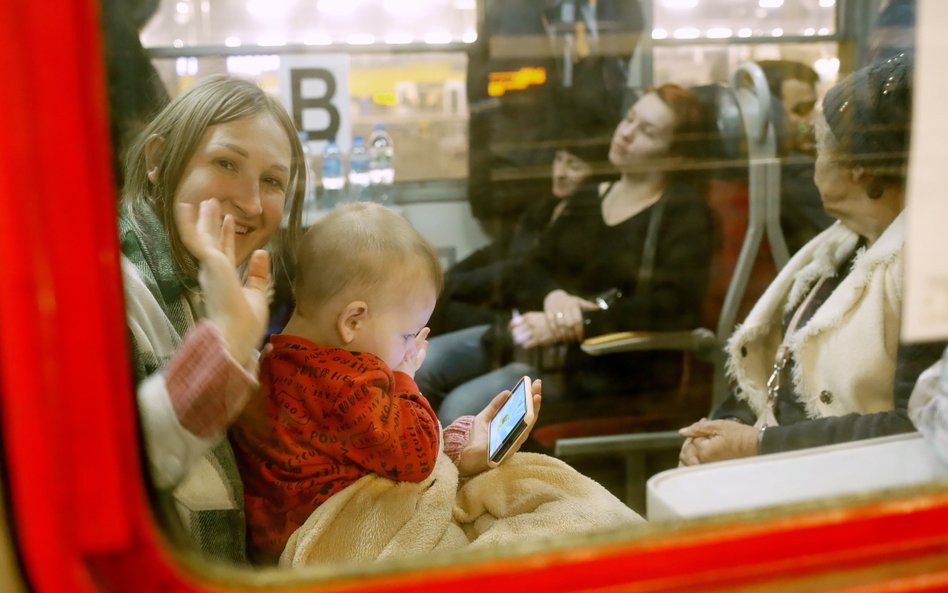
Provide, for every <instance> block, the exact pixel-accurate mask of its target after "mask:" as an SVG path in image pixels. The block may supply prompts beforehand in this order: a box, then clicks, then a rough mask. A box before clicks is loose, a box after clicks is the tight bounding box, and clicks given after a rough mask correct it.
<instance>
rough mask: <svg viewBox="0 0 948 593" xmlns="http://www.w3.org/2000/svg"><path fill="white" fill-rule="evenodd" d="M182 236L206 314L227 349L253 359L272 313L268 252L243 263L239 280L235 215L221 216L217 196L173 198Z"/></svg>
mask: <svg viewBox="0 0 948 593" xmlns="http://www.w3.org/2000/svg"><path fill="white" fill-rule="evenodd" d="M174 214H175V223H176V224H177V227H178V234H179V235H180V236H181V242H182V243H184V246H185V248H186V249H187V250H188V252H189V253H190V254H191V255H192V256H194V258H195V259H196V260H197V261H198V264H199V265H200V270H199V272H198V282H200V284H201V290H202V292H203V294H204V305H205V309H206V314H207V319H208V320H209V321H210V322H211V323H213V324H214V325H215V326H216V327H217V329H218V330H219V331H220V332H221V335H222V336H223V337H224V342H225V343H226V344H227V350H228V352H230V354H231V356H233V357H234V358H235V359H236V360H237V362H239V363H240V364H241V365H242V366H245V367H246V366H248V365H249V364H250V363H251V362H252V361H253V359H254V356H253V354H254V351H255V350H256V348H257V347H258V346H259V345H260V342H261V341H262V340H263V335H264V332H265V331H266V327H267V321H268V319H269V317H270V311H269V304H270V256H269V255H268V254H267V252H266V251H264V250H262V249H258V250H256V251H254V253H253V254H252V255H251V256H250V260H249V262H248V264H247V279H246V281H245V282H243V283H241V281H240V276H239V275H238V274H237V262H235V261H234V219H233V217H232V216H230V215H229V214H228V215H227V216H224V217H221V206H220V202H218V201H217V200H216V199H214V198H211V199H209V200H204V201H203V202H201V203H200V205H199V206H197V207H195V206H194V205H193V204H175V208H174Z"/></svg>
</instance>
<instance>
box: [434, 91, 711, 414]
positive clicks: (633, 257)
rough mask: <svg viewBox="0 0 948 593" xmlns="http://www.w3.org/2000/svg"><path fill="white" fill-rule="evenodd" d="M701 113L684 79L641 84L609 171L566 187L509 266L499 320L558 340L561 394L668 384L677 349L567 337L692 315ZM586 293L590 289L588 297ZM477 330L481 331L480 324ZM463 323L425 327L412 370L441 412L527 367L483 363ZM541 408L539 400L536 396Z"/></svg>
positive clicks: (477, 337) (707, 235) (700, 239)
mask: <svg viewBox="0 0 948 593" xmlns="http://www.w3.org/2000/svg"><path fill="white" fill-rule="evenodd" d="M708 131H709V127H708V119H707V118H706V115H705V112H704V109H703V106H702V105H701V103H700V101H699V100H698V99H697V97H696V96H695V95H694V94H693V93H692V92H691V91H689V90H687V89H684V88H682V87H680V86H677V85H673V84H666V85H663V86H661V87H658V88H656V89H652V90H650V91H649V92H647V93H646V94H645V95H644V96H643V97H642V98H641V99H639V100H638V101H637V102H636V103H635V104H634V105H633V106H632V107H631V108H630V109H629V111H628V113H627V114H626V117H625V118H624V119H623V120H622V121H621V122H619V124H618V126H617V127H616V129H615V132H614V133H613V136H612V142H611V144H610V149H609V161H610V162H611V163H612V165H613V166H615V167H616V168H617V169H618V170H619V171H620V173H621V177H620V179H619V180H617V181H615V182H613V183H611V184H607V185H604V186H603V187H602V188H601V193H600V192H585V193H580V194H577V195H576V196H575V197H574V198H573V199H571V200H570V202H569V203H568V205H567V206H566V208H565V209H564V212H563V214H562V215H561V216H560V220H559V221H558V223H557V224H558V226H557V229H558V230H557V232H555V233H547V234H545V235H544V236H543V237H542V238H541V240H540V242H539V244H538V245H537V248H536V249H535V250H534V252H533V253H532V254H531V256H530V257H529V258H527V259H526V260H525V261H524V262H523V263H522V264H520V265H518V267H517V270H516V273H515V274H514V275H513V276H512V277H513V278H514V280H513V282H512V284H511V289H512V294H513V304H514V305H515V306H516V307H517V308H518V309H520V310H521V311H524V313H523V314H522V315H515V316H514V319H513V321H512V322H511V331H512V334H513V338H514V340H515V341H517V342H518V343H519V344H521V345H522V346H523V347H524V348H526V349H528V350H529V349H533V348H537V347H540V346H546V345H553V344H563V345H565V347H566V355H565V362H564V367H563V371H564V373H563V374H564V376H565V379H566V390H567V392H568V393H569V396H570V398H576V399H578V398H585V397H591V396H601V395H610V394H615V393H619V392H621V393H623V394H628V393H635V392H643V391H648V390H652V389H657V388H661V387H665V386H669V385H676V384H677V383H678V381H679V377H680V361H681V357H680V354H667V353H661V354H653V353H628V354H621V355H613V356H608V357H602V358H599V359H596V358H593V357H590V356H588V355H586V354H585V353H583V352H582V351H581V350H580V348H579V345H578V343H579V342H580V341H581V340H582V339H583V338H584V337H585V336H590V335H598V334H601V333H608V332H613V331H623V330H630V329H641V330H662V329H683V328H690V327H693V326H695V325H696V324H697V322H698V320H699V318H700V312H701V305H702V302H703V300H704V291H705V288H706V284H707V278H708V268H709V265H710V258H711V251H712V249H711V228H712V224H711V212H710V209H709V207H708V205H707V204H706V202H705V199H704V196H703V195H702V193H701V191H700V190H699V189H696V187H695V184H694V183H689V182H696V181H698V179H697V178H698V177H699V176H698V175H697V174H696V173H695V169H694V167H692V166H691V165H693V164H694V161H695V160H696V159H697V158H699V157H700V156H702V154H703V148H704V146H705V144H704V143H705V142H706V141H707V134H708ZM597 296H598V297H599V298H600V300H599V301H596V298H597ZM481 334H483V330H481ZM481 334H478V333H476V332H475V331H474V330H473V329H472V330H466V333H465V332H457V333H456V334H454V335H447V336H442V337H435V338H433V339H432V340H431V342H430V347H429V350H428V358H427V360H426V361H425V365H424V366H423V367H422V369H421V370H420V371H419V374H418V383H419V386H421V387H422V392H423V393H425V395H426V396H428V397H429V398H430V399H434V400H435V401H437V400H438V399H439V398H444V402H443V403H442V406H441V408H440V411H439V416H441V417H442V418H443V419H445V420H446V421H450V420H451V419H452V418H454V417H456V416H458V415H462V414H465V413H467V411H468V410H472V409H479V408H482V407H483V405H482V404H483V403H484V398H485V397H486V395H485V393H487V392H489V391H490V390H491V389H493V388H494V386H496V385H508V384H510V385H512V384H513V383H514V382H515V381H516V377H517V376H518V375H523V374H531V376H532V374H533V373H535V372H536V371H535V370H534V369H532V368H530V367H529V366H527V365H524V364H522V363H513V364H509V365H507V366H505V367H502V368H499V369H496V370H493V371H491V369H490V365H489V364H488V363H489V360H487V358H486V357H485V356H484V349H483V344H482V341H481ZM547 407H548V408H549V406H547Z"/></svg>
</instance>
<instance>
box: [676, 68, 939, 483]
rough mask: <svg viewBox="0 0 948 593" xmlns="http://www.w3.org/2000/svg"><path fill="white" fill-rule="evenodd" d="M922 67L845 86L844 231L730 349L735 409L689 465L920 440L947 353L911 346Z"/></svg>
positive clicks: (757, 313)
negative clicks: (907, 247)
mask: <svg viewBox="0 0 948 593" xmlns="http://www.w3.org/2000/svg"><path fill="white" fill-rule="evenodd" d="M911 96H912V60H911V59H910V57H909V56H906V55H900V56H898V57H895V58H890V59H888V60H886V61H884V62H880V63H877V64H872V65H870V66H867V67H864V68H862V69H860V70H858V71H856V72H855V73H854V74H852V75H850V76H849V77H847V78H845V79H844V80H842V81H841V82H839V83H838V84H837V85H836V86H834V87H833V88H832V89H830V91H829V92H828V93H827V94H826V97H825V98H824V99H823V118H822V119H821V120H819V121H818V122H817V160H816V174H815V181H816V185H817V187H818V188H819V190H820V196H821V198H822V200H823V207H824V208H825V209H826V211H827V212H828V213H829V214H831V215H833V216H834V217H836V218H837V219H839V220H838V222H837V223H835V224H834V225H833V226H831V227H830V228H828V229H827V230H825V231H823V232H822V233H821V234H820V235H818V236H817V237H815V238H814V239H813V240H812V241H810V242H809V243H807V244H806V245H805V246H804V247H803V248H802V249H801V250H800V251H798V252H797V253H796V255H794V257H793V258H792V259H791V260H790V261H789V262H788V263H787V265H786V266H784V268H783V269H782V270H781V271H780V274H779V275H778V276H777V278H776V279H775V280H774V281H773V283H772V284H771V285H770V287H769V288H768V289H767V291H766V292H765V293H764V295H763V296H762V297H761V298H760V300H758V301H757V303H756V304H755V305H754V308H753V309H752V310H751V312H750V313H749V314H748V316H747V319H746V320H745V321H744V323H743V324H742V325H741V326H740V327H739V328H738V329H737V330H736V331H735V333H734V335H733V336H732V337H731V339H730V340H729V342H728V345H727V355H728V363H727V365H728V373H729V375H730V378H731V379H732V381H733V382H734V385H735V387H734V390H733V392H732V394H731V397H730V398H729V399H728V400H726V401H725V402H724V403H723V404H722V405H721V406H720V407H719V408H718V409H717V410H715V412H714V414H713V415H712V417H713V418H714V419H712V420H702V421H700V422H696V423H695V424H693V425H691V426H689V427H687V428H684V429H682V431H681V433H682V435H684V436H685V437H686V441H685V444H684V445H683V447H682V450H681V462H682V463H683V464H685V465H693V464H698V463H707V462H709V461H718V460H722V459H731V458H737V457H746V456H751V455H757V454H762V453H773V452H778V451H787V450H792V449H799V448H805V447H814V446H819V445H828V444H832V443H841V442H847V441H853V440H859V439H865V438H871V437H877V436H883V435H889V434H896V433H900V432H909V431H912V430H913V429H914V428H913V426H912V423H911V422H910V420H909V418H908V416H907V413H906V406H907V402H908V398H909V395H910V393H911V391H912V387H913V385H914V384H915V381H916V379H917V377H918V376H919V374H920V373H921V372H922V370H923V369H925V368H926V367H928V366H929V365H931V364H932V363H933V362H934V361H935V360H936V359H937V358H938V356H939V355H940V354H941V352H942V350H943V348H944V344H920V345H904V344H900V343H899V325H900V318H901V308H902V267H903V265H902V261H903V258H902V251H903V246H904V242H905V228H904V224H905V220H904V216H903V209H904V207H905V174H906V167H905V164H906V158H907V152H908V146H909V131H910V126H911V106H912V100H911Z"/></svg>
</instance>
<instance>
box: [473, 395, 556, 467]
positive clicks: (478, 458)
mask: <svg viewBox="0 0 948 593" xmlns="http://www.w3.org/2000/svg"><path fill="white" fill-rule="evenodd" d="M542 389H543V383H542V382H541V381H540V380H539V379H534V380H533V383H532V384H531V387H530V390H531V391H532V393H533V414H534V418H536V417H537V416H539V414H540V402H541V400H542V397H541V391H542ZM508 397H510V391H509V390H506V391H501V392H500V393H498V394H497V397H495V398H494V399H492V400H491V402H490V403H489V404H487V407H486V408H484V409H483V410H481V413H480V414H478V415H477V416H475V417H474V424H473V425H472V426H471V434H470V435H469V436H468V438H467V444H466V445H464V449H462V450H461V455H460V456H459V457H458V473H459V474H461V475H462V476H473V475H475V474H479V473H481V472H482V471H485V470H487V469H490V466H488V465H487V447H488V438H487V437H488V433H489V432H490V421H491V419H493V417H494V416H496V415H497V412H498V411H500V408H502V407H503V406H504V403H506V402H507V398H508ZM528 436H530V431H529V430H525V431H523V434H522V435H520V438H519V439H517V442H515V443H514V444H513V448H512V449H511V451H510V453H511V454H513V453H516V452H517V451H518V450H519V449H520V446H521V445H523V443H524V441H526V440H527V437H528Z"/></svg>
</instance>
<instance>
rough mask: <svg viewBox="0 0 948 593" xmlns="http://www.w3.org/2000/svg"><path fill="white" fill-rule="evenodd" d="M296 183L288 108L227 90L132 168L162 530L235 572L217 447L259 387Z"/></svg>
mask: <svg viewBox="0 0 948 593" xmlns="http://www.w3.org/2000/svg"><path fill="white" fill-rule="evenodd" d="M304 170H305V168H304V161H303V159H302V148H301V146H300V144H299V140H298V137H297V135H296V133H295V128H294V126H293V124H292V122H291V121H290V119H289V116H288V115H287V114H286V112H285V111H284V109H283V107H282V106H280V105H279V104H278V103H277V102H276V101H275V100H274V99H272V98H271V97H269V96H268V95H266V94H265V93H264V92H263V91H262V90H261V89H260V88H259V87H257V86H256V85H254V84H253V83H249V82H246V81H242V80H237V79H231V78H225V77H211V78H209V79H207V80H205V81H203V82H201V83H200V84H198V85H195V86H194V87H193V88H192V89H191V90H190V91H188V92H187V93H184V94H183V95H181V96H180V97H178V98H177V99H175V100H174V101H172V102H171V103H170V104H169V105H168V106H167V107H166V108H165V109H164V110H162V111H161V112H160V113H159V114H158V115H157V116H156V117H155V119H154V120H153V121H152V122H151V123H149V124H148V126H146V128H145V129H144V130H143V132H142V133H141V135H140V136H139V137H138V139H137V141H136V142H135V143H134V144H133V145H132V147H131V149H130V150H129V153H128V156H127V165H126V172H127V175H126V183H125V187H124V191H123V205H122V209H121V212H120V216H119V229H120V235H121V236H120V240H121V245H122V254H123V258H122V267H123V272H124V277H125V291H126V300H127V310H128V325H129V333H130V334H131V337H132V345H133V347H134V362H135V377H136V382H137V383H138V405H139V408H140V410H141V416H142V427H143V430H144V437H145V445H146V452H147V454H148V459H149V462H150V465H151V469H152V477H153V479H154V481H155V486H156V487H157V488H158V491H159V497H160V498H161V497H167V500H168V503H169V504H167V505H163V506H162V508H164V509H166V510H168V511H169V512H166V513H165V517H164V519H165V520H167V521H172V522H176V521H178V520H179V519H180V520H181V521H183V524H184V525H183V527H184V529H183V531H184V532H185V533H187V540H188V541H189V542H192V543H193V544H195V545H196V547H197V549H198V550H200V551H201V552H203V553H204V554H206V555H209V556H216V557H221V558H226V559H228V560H231V561H233V562H245V561H246V552H245V550H244V545H243V541H244V514H243V500H242V496H241V493H240V488H239V483H240V482H239V478H238V477H237V470H236V465H235V463H236V462H235V460H234V454H233V451H232V450H231V448H230V446H229V445H228V443H227V441H226V440H225V439H222V437H223V436H224V432H225V430H226V429H227V428H228V426H229V425H230V424H231V423H232V422H233V421H234V420H235V419H236V417H237V416H238V415H239V414H240V413H241V411H242V410H243V407H244V406H245V405H246V403H247V401H248V400H249V399H250V397H251V395H252V394H253V392H254V391H255V390H256V386H257V378H256V357H255V355H254V352H255V348H257V347H258V345H259V343H260V341H261V339H262V337H263V332H264V329H265V327H266V323H267V318H268V312H267V307H268V289H269V280H270V268H269V261H268V260H269V258H268V257H267V254H266V252H264V251H260V250H259V249H260V248H261V247H263V246H264V245H265V244H266V243H267V242H268V241H269V240H270V238H271V236H272V235H273V234H274V232H275V231H276V230H277V228H278V227H279V225H280V221H281V219H282V214H283V209H284V204H285V203H286V202H287V200H289V202H290V204H291V207H290V211H291V212H293V213H294V215H295V216H293V218H292V220H293V226H294V227H298V225H299V215H300V204H301V202H302V200H301V199H300V198H299V196H300V194H301V193H302V188H303V186H304V183H305V177H304V173H303V171H304ZM245 262H247V276H246V281H245V283H244V285H243V286H241V284H240V281H239V278H238V276H237V272H236V269H235V265H237V264H243V263H245ZM172 509H173V511H172Z"/></svg>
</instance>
